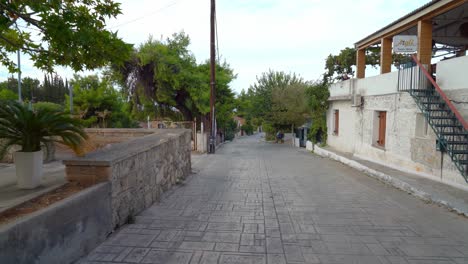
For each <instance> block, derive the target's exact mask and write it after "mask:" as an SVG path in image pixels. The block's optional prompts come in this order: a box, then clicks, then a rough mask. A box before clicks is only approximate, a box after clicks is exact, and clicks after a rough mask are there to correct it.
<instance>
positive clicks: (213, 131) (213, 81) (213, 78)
mask: <svg viewBox="0 0 468 264" xmlns="http://www.w3.org/2000/svg"><path fill="white" fill-rule="evenodd" d="M215 16H216V3H215V0H211V21H210V24H211V31H210V70H211V76H210V147H209V151H208V153H211V154H214V153H215V149H216V127H215V126H216V121H215V120H216V119H215V88H216V87H215V84H216V76H215V72H216V60H215V58H216V52H215V48H216V45H215V43H216V42H215V41H216V39H215Z"/></svg>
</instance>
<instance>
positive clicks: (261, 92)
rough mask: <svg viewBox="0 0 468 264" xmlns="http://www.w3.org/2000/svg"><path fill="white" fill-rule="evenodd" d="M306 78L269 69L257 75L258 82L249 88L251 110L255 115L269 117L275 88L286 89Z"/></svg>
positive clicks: (263, 117)
mask: <svg viewBox="0 0 468 264" xmlns="http://www.w3.org/2000/svg"><path fill="white" fill-rule="evenodd" d="M303 83H304V80H303V79H302V78H301V77H299V76H296V74H294V73H293V74H287V73H284V72H275V71H272V70H270V71H268V72H266V73H262V75H261V76H260V77H257V82H256V83H255V84H253V85H252V86H251V87H250V88H249V90H251V91H250V92H249V93H250V94H251V95H253V96H252V98H251V105H252V108H251V109H250V112H251V114H252V116H253V117H258V118H262V119H264V120H266V119H267V115H269V114H270V113H271V110H272V106H273V101H272V100H273V90H274V89H280V90H281V89H284V88H285V87H287V86H289V85H294V84H303Z"/></svg>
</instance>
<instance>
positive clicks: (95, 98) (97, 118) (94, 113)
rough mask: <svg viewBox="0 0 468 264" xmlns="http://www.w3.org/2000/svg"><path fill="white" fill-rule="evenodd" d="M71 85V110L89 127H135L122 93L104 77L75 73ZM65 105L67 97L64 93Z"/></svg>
mask: <svg viewBox="0 0 468 264" xmlns="http://www.w3.org/2000/svg"><path fill="white" fill-rule="evenodd" d="M71 85H72V87H73V108H74V109H73V111H74V113H76V114H77V115H78V116H79V117H80V118H81V119H82V120H84V121H85V124H86V125H87V126H91V127H117V128H118V127H135V125H136V124H135V123H134V122H133V121H132V120H131V118H130V115H129V114H128V112H126V111H125V110H127V109H128V108H127V107H126V102H125V100H124V99H123V98H124V97H123V95H122V94H121V93H119V92H118V91H116V90H115V89H114V88H113V87H112V85H110V82H109V81H108V80H106V79H103V80H101V79H99V77H98V76H96V75H90V76H86V77H82V76H79V75H75V76H74V77H73V80H72V81H71ZM65 103H66V107H65V109H69V107H70V105H69V98H68V95H66V101H65Z"/></svg>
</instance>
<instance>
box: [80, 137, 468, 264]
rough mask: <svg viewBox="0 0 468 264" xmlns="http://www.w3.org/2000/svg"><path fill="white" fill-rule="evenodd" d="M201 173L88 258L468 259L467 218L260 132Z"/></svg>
mask: <svg viewBox="0 0 468 264" xmlns="http://www.w3.org/2000/svg"><path fill="white" fill-rule="evenodd" d="M194 169H195V170H196V171H197V173H196V174H194V175H192V176H191V177H190V178H189V179H188V180H187V181H186V184H185V185H184V186H182V187H180V188H177V189H176V190H175V191H174V192H172V193H171V194H170V195H168V196H167V197H165V198H164V199H163V200H162V201H161V203H160V204H157V205H153V206H152V207H150V208H149V209H147V210H146V211H144V212H143V213H142V214H140V215H139V216H137V217H136V221H135V223H134V224H129V225H126V226H124V227H123V228H121V229H120V230H119V231H118V232H116V234H114V235H113V236H111V237H110V238H109V239H108V240H107V241H106V242H104V243H103V244H102V245H100V246H99V247H98V248H96V249H95V250H94V251H93V252H92V253H91V254H90V255H89V256H87V257H86V258H84V259H83V260H81V261H80V263H81V264H85V263H86V264H95V263H180V264H188V263H190V264H202V263H203V264H209V263H210V264H211V263H227V264H234V263H239V264H241V263H252V264H262V263H268V264H285V263H370V264H378V263H382V264H396V263H412V264H419V263H441V264H442V263H443V264H450V263H453V264H460V263H468V219H466V218H464V217H461V216H458V215H456V214H454V213H451V212H448V211H447V210H445V209H443V208H439V207H436V206H434V205H430V204H425V203H423V202H422V201H420V200H418V199H416V198H414V197H412V196H410V195H407V194H405V193H404V192H401V191H398V190H395V189H393V188H392V187H389V186H386V185H384V184H382V183H380V182H378V181H376V180H374V179H372V178H369V177H367V176H365V175H363V174H361V173H359V172H357V171H354V170H352V169H350V168H348V167H346V166H344V165H341V164H339V163H337V162H334V161H330V160H327V159H324V158H320V157H318V156H315V155H313V154H311V153H309V152H306V151H303V150H298V149H295V148H292V147H290V146H287V145H285V144H283V145H278V144H270V143H265V142H261V140H260V138H259V137H258V136H253V137H249V138H243V139H240V140H236V141H235V142H233V143H229V144H226V145H224V146H223V147H222V148H221V149H220V150H219V151H218V152H217V153H216V154H215V155H210V156H207V157H206V158H204V159H202V160H200V161H199V162H197V164H196V168H194Z"/></svg>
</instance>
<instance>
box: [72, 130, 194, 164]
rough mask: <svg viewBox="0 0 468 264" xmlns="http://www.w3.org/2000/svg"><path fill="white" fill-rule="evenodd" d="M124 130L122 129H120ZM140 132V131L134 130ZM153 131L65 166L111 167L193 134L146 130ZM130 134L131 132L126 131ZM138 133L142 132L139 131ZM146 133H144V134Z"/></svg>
mask: <svg viewBox="0 0 468 264" xmlns="http://www.w3.org/2000/svg"><path fill="white" fill-rule="evenodd" d="M120 130H122V129H120ZM132 130H138V129H132ZM144 130H146V131H151V132H149V133H151V134H148V135H146V136H142V137H137V138H133V139H130V140H128V141H124V142H121V143H116V144H111V145H110V146H108V147H104V148H102V149H99V150H97V151H94V152H91V153H88V154H87V155H85V156H83V157H74V158H72V159H67V160H63V164H65V165H71V166H73V165H75V166H102V167H110V166H112V165H113V164H114V163H116V162H119V161H121V160H124V159H126V158H128V157H131V156H134V155H137V154H138V153H141V152H144V151H147V150H150V149H152V148H155V147H157V146H159V145H161V144H162V143H164V142H167V141H169V140H172V139H175V138H177V137H178V136H180V135H182V134H185V133H191V130H190V129H144ZM124 132H129V131H124ZM138 132H140V131H139V130H138ZM142 133H144V132H142Z"/></svg>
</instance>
